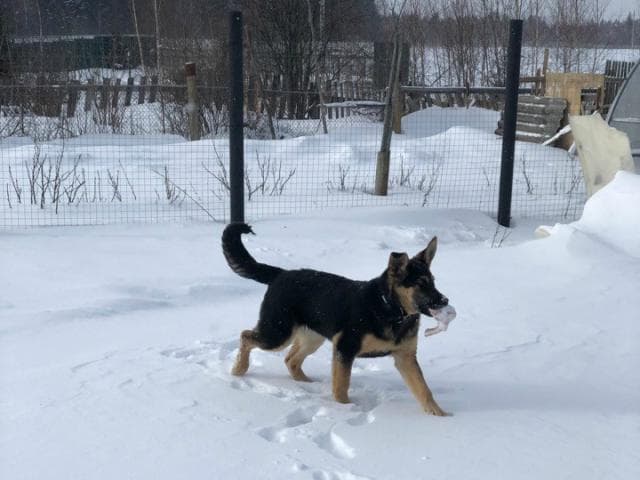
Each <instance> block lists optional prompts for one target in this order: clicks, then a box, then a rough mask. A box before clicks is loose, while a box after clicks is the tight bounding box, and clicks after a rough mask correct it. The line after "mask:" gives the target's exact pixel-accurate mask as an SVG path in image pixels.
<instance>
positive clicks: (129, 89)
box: [0, 77, 585, 227]
mask: <svg viewBox="0 0 640 480" xmlns="http://www.w3.org/2000/svg"><path fill="white" fill-rule="evenodd" d="M130 78H132V77H130ZM130 78H121V79H120V80H118V79H110V80H109V81H107V82H104V81H102V82H99V83H98V82H96V81H94V82H89V81H88V82H83V83H74V84H68V85H38V86H2V87H0V99H1V110H0V187H1V188H2V196H1V200H0V225H1V226H3V227H26V226H42V225H99V224H113V223H150V222H185V221H191V220H216V221H226V220H228V216H229V213H228V209H229V176H228V172H229V164H228V158H229V155H228V151H229V145H228V112H227V96H228V92H227V89H225V88H213V87H205V86H200V87H199V88H198V104H199V108H198V118H199V128H200V134H201V139H200V140H198V141H189V140H187V138H188V137H189V129H188V119H187V117H188V114H189V109H188V108H187V95H186V87H185V86H184V85H171V86H160V85H158V84H157V83H154V81H152V80H154V79H149V80H146V79H143V78H141V77H137V78H133V79H130ZM381 97H382V92H380V91H374V90H373V89H371V88H369V89H367V88H364V87H363V88H357V87H356V86H355V85H354V84H353V82H351V83H349V82H347V83H343V84H336V85H335V86H332V85H328V86H327V90H326V93H325V108H326V110H324V113H325V115H322V110H321V109H320V102H319V97H318V94H317V93H315V92H283V91H276V90H259V91H256V90H249V91H247V92H246V99H245V104H246V105H247V111H246V112H245V174H244V177H245V178H244V180H245V209H246V218H247V219H249V220H255V219H259V218H264V217H269V216H275V215H283V214H294V213H301V212H306V211H310V210H315V209H324V208H348V207H359V206H402V205H407V206H423V207H425V208H470V209H475V210H479V211H482V212H485V213H487V214H489V215H495V211H496V208H497V196H498V182H499V167H500V152H501V142H502V138H501V137H500V136H498V135H496V133H495V131H496V129H497V127H498V122H499V120H500V113H499V110H500V108H501V100H500V98H499V95H497V96H494V97H493V101H491V102H489V101H481V98H480V97H479V96H458V97H456V96H455V95H445V94H443V95H441V96H440V97H439V98H440V100H439V101H437V102H430V103H425V102H419V103H420V104H419V105H418V106H417V107H416V105H409V104H410V103H411V101H410V100H409V98H407V108H409V107H410V109H411V110H415V111H413V112H412V113H409V114H406V115H405V116H404V117H403V118H402V133H400V134H394V135H393V139H392V144H391V170H390V184H389V194H388V195H387V196H376V195H373V186H374V178H375V168H376V156H377V152H378V150H379V148H380V143H381V136H382V121H381V120H382V114H383V104H382V102H381V101H380V99H381ZM485 100H486V99H485ZM323 117H324V121H323ZM325 124H326V132H327V133H325ZM515 161H516V163H515V166H514V170H515V177H514V189H513V205H512V214H513V215H514V217H541V218H550V219H555V220H571V219H574V218H576V217H577V216H578V215H579V214H580V212H581V207H582V204H583V202H584V197H585V194H584V187H583V181H582V172H581V169H580V165H579V162H578V161H577V159H576V158H574V157H572V156H570V155H569V154H568V153H567V152H566V151H564V150H562V149H558V148H553V147H549V146H542V145H538V144H533V143H525V142H518V143H517V147H516V160H515Z"/></svg>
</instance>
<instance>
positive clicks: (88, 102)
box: [84, 78, 96, 112]
mask: <svg viewBox="0 0 640 480" xmlns="http://www.w3.org/2000/svg"><path fill="white" fill-rule="evenodd" d="M95 98H96V87H95V82H94V80H93V78H90V79H89V80H87V91H86V92H85V96H84V111H85V112H88V111H90V110H91V106H92V105H93V103H94V102H95Z"/></svg>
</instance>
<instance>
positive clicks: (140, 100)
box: [138, 77, 147, 105]
mask: <svg viewBox="0 0 640 480" xmlns="http://www.w3.org/2000/svg"><path fill="white" fill-rule="evenodd" d="M146 85H147V77H141V78H140V86H139V87H138V105H141V104H143V103H144V97H145V95H146V93H147V92H146V88H145V87H146Z"/></svg>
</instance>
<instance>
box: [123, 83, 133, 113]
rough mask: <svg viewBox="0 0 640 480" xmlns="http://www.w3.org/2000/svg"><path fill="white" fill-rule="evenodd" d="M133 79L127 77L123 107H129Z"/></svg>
mask: <svg viewBox="0 0 640 480" xmlns="http://www.w3.org/2000/svg"><path fill="white" fill-rule="evenodd" d="M133 81H134V78H133V77H129V78H128V79H127V88H126V90H125V92H124V106H125V107H128V106H129V105H131V95H132V94H133Z"/></svg>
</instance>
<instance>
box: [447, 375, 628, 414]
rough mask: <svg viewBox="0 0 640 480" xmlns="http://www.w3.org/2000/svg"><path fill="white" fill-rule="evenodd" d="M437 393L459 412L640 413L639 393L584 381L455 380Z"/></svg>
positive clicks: (448, 405)
mask: <svg viewBox="0 0 640 480" xmlns="http://www.w3.org/2000/svg"><path fill="white" fill-rule="evenodd" d="M434 394H435V395H436V398H438V399H439V400H441V401H442V403H443V404H444V405H446V406H447V407H448V408H450V409H451V410H452V411H454V412H459V413H463V412H478V411H508V410H543V411H561V412H568V411H573V412H591V413H603V414H638V413H640V395H639V394H638V393H630V392H627V393H626V394H621V393H620V391H619V390H618V391H615V392H609V391H605V390H603V389H601V388H600V389H598V388H597V387H596V386H593V385H588V384H585V383H580V382H560V381H558V382H555V383H540V384H533V383H517V382H509V383H507V382H504V383H501V382H497V381H477V382H455V383H450V384H448V385H444V386H443V388H438V387H436V388H434Z"/></svg>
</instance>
